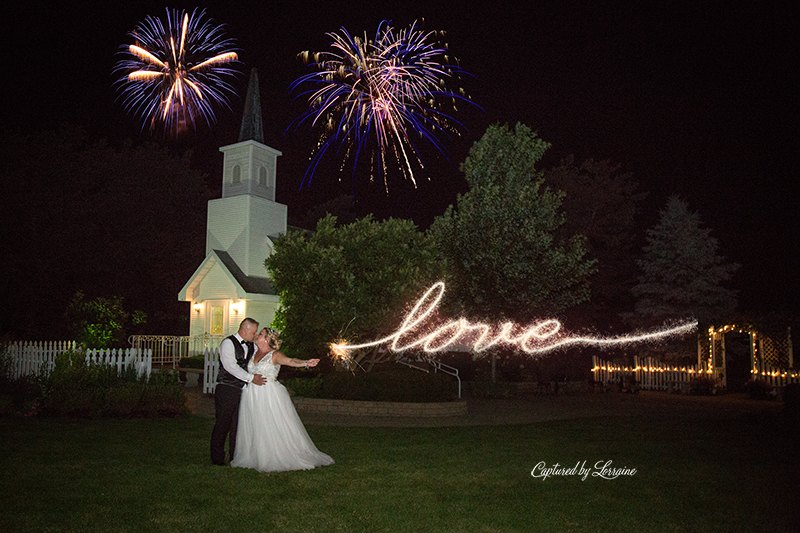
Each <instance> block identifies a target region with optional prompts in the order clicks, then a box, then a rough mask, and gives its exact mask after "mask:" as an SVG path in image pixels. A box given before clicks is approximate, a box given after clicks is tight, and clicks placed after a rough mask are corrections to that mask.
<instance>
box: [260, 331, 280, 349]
mask: <svg viewBox="0 0 800 533" xmlns="http://www.w3.org/2000/svg"><path fill="white" fill-rule="evenodd" d="M261 332H262V333H264V337H265V338H266V339H267V345H269V347H270V348H272V349H273V350H277V349H278V346H277V345H276V344H275V338H276V337H277V336H278V332H277V331H275V330H274V329H272V328H264V329H262V330H261Z"/></svg>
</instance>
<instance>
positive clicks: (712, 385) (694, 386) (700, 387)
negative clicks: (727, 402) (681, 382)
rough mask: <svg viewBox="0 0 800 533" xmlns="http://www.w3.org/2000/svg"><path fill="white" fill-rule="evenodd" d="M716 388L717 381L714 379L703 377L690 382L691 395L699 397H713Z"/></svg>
mask: <svg viewBox="0 0 800 533" xmlns="http://www.w3.org/2000/svg"><path fill="white" fill-rule="evenodd" d="M716 387H717V380H716V379H714V378H712V377H708V376H701V377H697V378H693V379H692V380H691V381H690V382H689V394H695V395H698V396H711V395H712V394H714V392H715V389H716Z"/></svg>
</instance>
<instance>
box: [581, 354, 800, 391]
mask: <svg viewBox="0 0 800 533" xmlns="http://www.w3.org/2000/svg"><path fill="white" fill-rule="evenodd" d="M592 366H593V368H592V374H593V376H594V380H595V382H599V383H603V384H604V385H608V384H610V383H611V384H613V383H618V382H619V381H620V379H622V380H623V382H624V380H625V379H626V377H627V376H629V375H631V374H633V375H634V376H635V379H636V382H637V386H638V387H639V388H640V389H643V390H666V391H670V392H671V391H674V390H677V391H681V392H689V387H690V383H691V382H692V380H694V379H696V378H699V377H703V376H705V377H715V376H714V375H713V371H712V370H709V369H705V370H704V369H702V368H700V367H699V366H698V365H692V366H681V367H678V366H671V365H668V364H664V363H661V362H660V361H657V360H655V359H653V358H652V357H645V358H642V359H640V358H639V357H634V358H633V366H630V367H628V366H624V367H623V366H619V365H615V364H613V363H611V362H609V361H604V360H602V359H600V358H599V357H597V356H596V355H594V356H592ZM751 374H752V375H753V379H759V380H764V381H767V382H768V383H769V384H770V385H772V386H773V387H785V386H786V385H788V384H789V383H800V375H799V374H798V372H796V371H794V372H788V371H785V370H780V369H778V368H774V367H771V366H769V365H767V364H764V363H763V362H758V363H756V364H755V367H754V368H753V370H751Z"/></svg>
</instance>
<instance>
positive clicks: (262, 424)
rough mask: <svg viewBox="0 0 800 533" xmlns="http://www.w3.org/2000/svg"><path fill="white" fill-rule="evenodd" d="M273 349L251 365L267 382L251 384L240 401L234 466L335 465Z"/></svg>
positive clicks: (267, 469)
mask: <svg viewBox="0 0 800 533" xmlns="http://www.w3.org/2000/svg"><path fill="white" fill-rule="evenodd" d="M272 354H273V352H270V353H268V354H267V355H265V356H264V358H263V359H261V360H260V361H259V362H258V364H254V363H253V361H250V363H249V364H248V365H247V370H248V372H250V373H251V374H261V375H262V376H264V377H265V378H266V379H267V383H265V384H264V385H261V386H258V385H253V384H251V383H248V384H247V385H245V388H244V390H243V391H242V399H241V402H240V404H239V427H238V430H237V432H236V450H235V452H234V457H233V461H231V466H234V467H240V468H255V469H256V470H260V471H262V472H283V471H286V470H309V469H311V468H314V467H317V466H324V465H330V464H333V459H331V457H330V456H328V455H325V454H324V453H322V452H321V451H319V450H318V449H317V447H316V446H314V443H313V442H312V441H311V437H309V436H308V433H307V432H306V428H305V427H304V426H303V422H302V421H301V420H300V417H299V416H297V411H295V408H294V404H293V403H292V400H291V398H290V397H289V392H288V391H287V390H286V387H284V386H283V385H281V384H280V383H279V382H278V381H277V378H278V372H279V371H280V369H281V365H278V364H273V362H272Z"/></svg>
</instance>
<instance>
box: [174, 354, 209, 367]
mask: <svg viewBox="0 0 800 533" xmlns="http://www.w3.org/2000/svg"><path fill="white" fill-rule="evenodd" d="M204 365H205V356H204V355H193V356H192V357H181V358H180V360H179V361H178V366H179V367H181V368H203V366H204Z"/></svg>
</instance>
